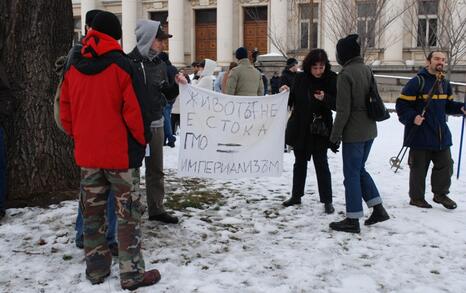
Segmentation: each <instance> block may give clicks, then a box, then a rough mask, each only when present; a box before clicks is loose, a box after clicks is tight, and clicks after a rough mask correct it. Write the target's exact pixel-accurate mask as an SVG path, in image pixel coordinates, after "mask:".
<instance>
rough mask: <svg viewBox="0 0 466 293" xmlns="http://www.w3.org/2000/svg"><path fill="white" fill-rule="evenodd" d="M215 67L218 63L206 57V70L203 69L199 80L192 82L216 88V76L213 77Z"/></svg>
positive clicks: (207, 87)
mask: <svg viewBox="0 0 466 293" xmlns="http://www.w3.org/2000/svg"><path fill="white" fill-rule="evenodd" d="M215 67H217V63H216V62H215V61H213V60H210V59H205V66H204V70H202V72H201V75H200V77H199V79H198V80H193V81H192V84H193V85H195V86H197V87H200V88H203V89H207V90H211V91H213V90H214V81H215V78H214V77H213V74H214V70H215Z"/></svg>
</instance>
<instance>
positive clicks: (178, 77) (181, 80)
mask: <svg viewBox="0 0 466 293" xmlns="http://www.w3.org/2000/svg"><path fill="white" fill-rule="evenodd" d="M175 81H176V83H177V84H187V83H188V81H187V80H186V77H184V75H183V73H178V74H177V75H175Z"/></svg>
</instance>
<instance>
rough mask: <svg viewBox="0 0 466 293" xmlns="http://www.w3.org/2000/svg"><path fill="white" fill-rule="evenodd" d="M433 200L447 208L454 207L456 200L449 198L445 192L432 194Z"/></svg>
mask: <svg viewBox="0 0 466 293" xmlns="http://www.w3.org/2000/svg"><path fill="white" fill-rule="evenodd" d="M433 200H434V202H436V203H439V204H441V205H443V206H444V207H445V208H447V209H449V210H454V209H456V207H457V206H456V202H454V201H453V200H452V199H451V198H449V197H448V196H447V195H446V194H434V199H433Z"/></svg>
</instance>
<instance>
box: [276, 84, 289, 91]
mask: <svg viewBox="0 0 466 293" xmlns="http://www.w3.org/2000/svg"><path fill="white" fill-rule="evenodd" d="M289 90H290V88H289V87H288V86H287V85H286V84H284V85H282V86H281V87H280V89H279V90H278V91H279V92H284V91H289Z"/></svg>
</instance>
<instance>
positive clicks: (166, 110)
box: [163, 103, 176, 143]
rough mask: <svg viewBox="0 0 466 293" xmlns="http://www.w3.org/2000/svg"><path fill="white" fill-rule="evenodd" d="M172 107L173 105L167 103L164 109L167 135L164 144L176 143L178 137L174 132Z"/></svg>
mask: <svg viewBox="0 0 466 293" xmlns="http://www.w3.org/2000/svg"><path fill="white" fill-rule="evenodd" d="M172 107H173V104H170V103H167V104H166V105H165V107H163V132H164V133H165V140H164V142H166V143H170V142H175V141H176V137H175V136H174V135H173V132H172V121H171V115H172Z"/></svg>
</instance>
